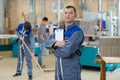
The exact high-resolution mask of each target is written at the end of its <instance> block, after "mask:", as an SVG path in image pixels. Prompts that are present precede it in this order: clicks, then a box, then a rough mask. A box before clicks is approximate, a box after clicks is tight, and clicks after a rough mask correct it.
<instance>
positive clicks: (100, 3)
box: [98, 0, 102, 12]
mask: <svg viewBox="0 0 120 80" xmlns="http://www.w3.org/2000/svg"><path fill="white" fill-rule="evenodd" d="M98 11H99V12H101V11H102V0H98Z"/></svg>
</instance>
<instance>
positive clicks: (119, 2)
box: [118, 0, 120, 36]
mask: <svg viewBox="0 0 120 80" xmlns="http://www.w3.org/2000/svg"><path fill="white" fill-rule="evenodd" d="M118 36H120V0H118Z"/></svg>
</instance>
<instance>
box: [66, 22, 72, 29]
mask: <svg viewBox="0 0 120 80" xmlns="http://www.w3.org/2000/svg"><path fill="white" fill-rule="evenodd" d="M72 24H74V22H71V23H65V27H66V28H67V27H68V26H70V25H72Z"/></svg>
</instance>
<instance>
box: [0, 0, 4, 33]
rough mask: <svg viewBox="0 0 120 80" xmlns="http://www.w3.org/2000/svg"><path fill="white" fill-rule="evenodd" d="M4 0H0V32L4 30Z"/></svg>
mask: <svg viewBox="0 0 120 80" xmlns="http://www.w3.org/2000/svg"><path fill="white" fill-rule="evenodd" d="M3 30H4V0H0V33H1V34H2V33H3V32H4V31H3Z"/></svg>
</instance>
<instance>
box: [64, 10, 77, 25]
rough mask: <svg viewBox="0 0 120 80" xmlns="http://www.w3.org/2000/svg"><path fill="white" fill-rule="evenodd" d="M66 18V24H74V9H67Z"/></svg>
mask: <svg viewBox="0 0 120 80" xmlns="http://www.w3.org/2000/svg"><path fill="white" fill-rule="evenodd" d="M64 18H65V22H66V23H72V22H74V19H75V18H76V13H75V12H74V10H73V8H65V11H64Z"/></svg>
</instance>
